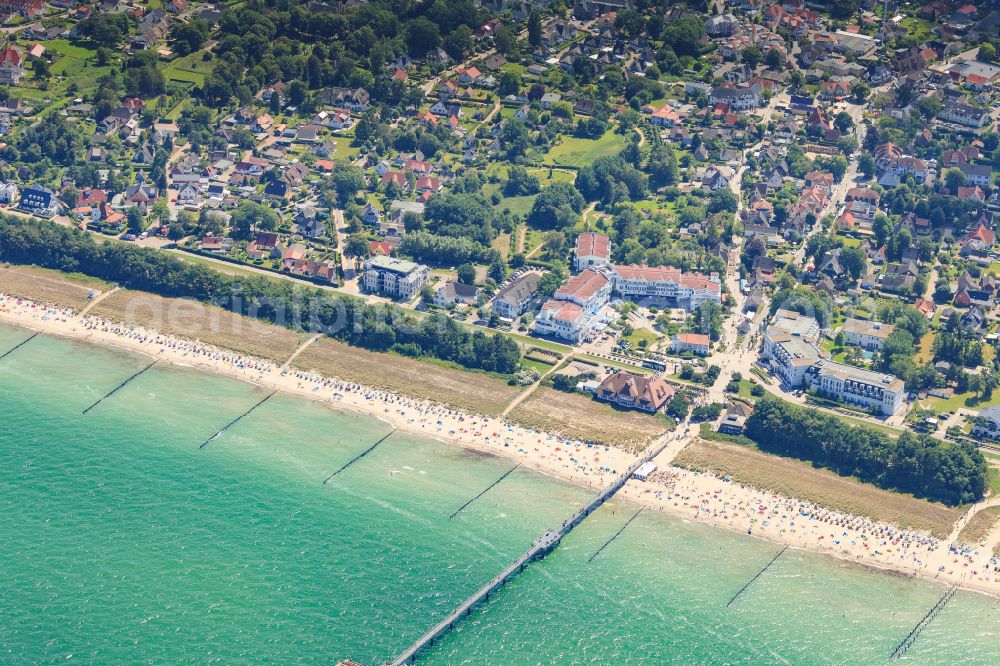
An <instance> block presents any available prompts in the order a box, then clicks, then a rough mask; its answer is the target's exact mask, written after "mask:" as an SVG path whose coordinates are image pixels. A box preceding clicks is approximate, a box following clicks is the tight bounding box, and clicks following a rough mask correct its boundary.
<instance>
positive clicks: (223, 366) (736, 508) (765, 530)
mask: <svg viewBox="0 0 1000 666" xmlns="http://www.w3.org/2000/svg"><path fill="white" fill-rule="evenodd" d="M0 322H5V323H8V324H13V325H16V326H21V327H25V328H29V329H33V330H36V331H41V332H43V333H46V334H51V335H57V336H64V337H68V338H72V339H78V340H86V341H89V342H94V343H97V344H103V345H109V346H114V347H118V348H122V349H127V350H130V351H134V352H139V353H142V354H145V355H147V356H149V357H151V358H154V359H157V360H159V361H161V362H165V363H172V364H176V365H181V366H190V367H195V368H199V369H202V370H205V371H211V372H218V373H221V374H223V375H226V376H229V377H232V378H236V379H240V380H243V381H248V382H252V383H254V384H257V385H259V386H261V387H264V388H267V389H272V390H281V391H284V392H287V393H291V394H296V395H300V396H304V397H308V398H310V399H314V400H319V401H322V402H325V403H328V404H330V405H331V406H332V407H334V408H341V409H346V410H349V411H352V412H356V413H363V414H367V415H370V416H373V417H377V418H380V419H383V420H384V421H386V422H388V423H389V424H391V425H392V426H393V427H396V428H399V429H400V430H404V431H407V432H412V433H418V434H422V435H426V436H429V437H434V438H437V439H440V440H442V441H444V442H447V443H450V444H455V445H458V446H463V447H466V448H468V449H472V450H476V451H481V452H484V453H489V454H493V455H498V456H503V457H505V458H509V459H511V460H514V461H517V462H520V463H522V464H523V465H525V466H527V467H530V468H532V469H534V470H536V471H538V472H541V473H544V474H549V475H551V476H554V477H557V478H560V479H563V480H566V481H569V482H572V483H576V484H581V485H584V486H587V487H589V488H599V487H602V486H604V485H605V484H606V483H607V482H608V481H610V480H611V479H612V478H613V477H614V476H616V475H617V474H618V471H619V470H624V469H625V468H626V467H627V466H628V465H629V464H630V463H631V462H632V461H634V460H635V457H634V456H633V455H631V454H629V453H626V452H624V451H621V450H619V449H616V448H613V447H608V446H603V445H600V446H599V445H591V444H587V443H583V442H579V441H571V440H566V439H562V438H559V437H556V436H554V435H549V434H546V433H538V432H533V431H530V430H527V429H524V428H521V427H518V426H515V425H512V424H510V423H507V422H505V421H503V420H501V419H497V418H490V417H484V416H477V415H471V414H464V413H461V412H458V411H456V410H454V409H450V408H448V407H445V406H442V405H438V404H434V403H430V402H426V401H421V400H414V399H409V398H405V397H401V396H398V395H395V394H393V393H390V392H384V391H377V390H373V389H370V388H367V387H364V386H360V385H357V384H351V383H347V382H343V381H339V380H337V379H336V378H329V377H322V376H319V375H314V374H310V373H305V372H300V371H293V370H288V369H287V368H283V367H279V366H278V365H276V364H275V363H273V362H271V361H265V360H261V359H255V358H249V357H245V356H241V355H238V354H235V353H233V352H229V351H226V350H222V349H218V348H215V347H212V346H209V345H203V344H201V343H199V342H197V341H190V340H181V339H177V338H172V337H169V336H164V335H161V334H159V333H157V332H155V331H147V330H144V329H141V328H135V329H133V328H128V327H125V326H120V325H117V324H113V323H110V322H107V321H104V320H102V319H99V318H96V317H91V316H82V317H81V316H79V315H77V314H75V313H73V312H72V311H69V310H60V309H55V308H50V307H46V306H43V305H39V304H36V303H33V302H31V301H27V300H24V299H19V298H12V297H8V296H6V295H4V294H2V293H0ZM619 496H622V497H624V498H625V499H628V500H630V501H633V502H636V503H638V504H640V505H642V506H645V507H648V508H649V509H652V510H656V511H662V512H664V513H668V514H672V515H675V516H678V517H681V518H683V519H687V520H692V521H697V522H700V523H705V524H708V525H712V526H714V527H721V528H724V529H729V530H735V531H738V532H741V533H744V534H750V535H752V536H754V537H758V538H763V539H767V540H770V541H773V542H775V543H777V544H786V545H789V546H791V547H794V548H801V549H805V550H810V551H814V552H819V553H824V554H827V555H831V556H833V557H836V558H839V559H842V560H846V561H850V562H855V563H858V564H861V565H865V566H870V567H877V568H881V569H887V570H892V571H895V572H901V573H904V574H906V575H914V576H921V577H925V578H928V579H932V580H938V581H940V582H943V583H947V584H955V585H959V586H961V587H963V588H966V589H970V590H976V591H979V592H983V593H988V594H996V595H1000V561H998V559H997V558H996V557H994V556H993V554H992V551H991V549H990V548H977V547H970V548H961V547H958V546H956V545H954V544H949V543H946V542H944V541H942V540H939V539H935V538H933V537H931V536H929V535H927V534H921V533H919V532H915V531H908V530H904V529H900V528H898V527H896V526H893V525H889V524H886V523H879V522H876V521H872V520H870V519H867V518H862V517H857V516H850V515H845V514H841V513H837V512H834V511H829V510H827V509H824V508H822V507H818V506H816V505H813V504H809V503H804V502H800V501H798V500H795V499H791V498H787V497H781V496H778V495H775V494H774V493H770V492H768V491H764V490H760V489H757V488H752V487H749V486H744V485H740V484H736V483H733V482H731V481H729V480H726V479H720V478H717V477H715V476H712V475H710V474H699V473H696V472H691V471H688V470H685V469H681V468H677V467H673V466H661V469H659V470H658V471H657V472H656V473H654V474H653V475H652V476H651V477H650V478H649V479H648V480H647V481H644V482H642V481H638V480H635V479H632V480H630V481H629V482H628V484H627V485H626V487H625V488H624V490H623V491H622V492H621V493H620V494H619ZM995 531H996V530H994V532H995Z"/></svg>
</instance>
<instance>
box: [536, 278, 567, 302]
mask: <svg viewBox="0 0 1000 666" xmlns="http://www.w3.org/2000/svg"><path fill="white" fill-rule="evenodd" d="M562 282H563V277H562V275H560V274H559V273H558V272H556V271H546V272H545V273H543V274H542V277H540V278H538V288H537V292H538V298H540V299H541V300H545V299H547V298H552V294H554V293H556V290H557V289H558V288H559V287H561V286H562Z"/></svg>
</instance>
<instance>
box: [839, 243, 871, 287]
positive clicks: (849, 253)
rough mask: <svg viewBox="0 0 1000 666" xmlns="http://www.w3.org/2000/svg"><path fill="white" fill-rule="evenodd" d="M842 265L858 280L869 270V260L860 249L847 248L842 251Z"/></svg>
mask: <svg viewBox="0 0 1000 666" xmlns="http://www.w3.org/2000/svg"><path fill="white" fill-rule="evenodd" d="M840 263H841V265H842V266H843V267H844V270H846V271H847V274H848V275H850V276H851V277H852V278H853V279H855V280H857V279H859V278H860V277H861V276H862V275H864V274H865V271H866V270H868V258H867V256H866V255H865V251H864V250H862V249H861V248H860V247H845V248H843V249H842V250H841V251H840Z"/></svg>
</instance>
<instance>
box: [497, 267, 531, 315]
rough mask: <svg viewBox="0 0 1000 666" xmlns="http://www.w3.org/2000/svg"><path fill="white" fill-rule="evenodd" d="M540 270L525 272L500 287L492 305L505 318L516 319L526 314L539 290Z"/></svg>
mask: <svg viewBox="0 0 1000 666" xmlns="http://www.w3.org/2000/svg"><path fill="white" fill-rule="evenodd" d="M541 276H542V274H541V273H539V272H538V271H527V272H524V273H522V274H520V275H518V276H517V277H515V278H514V279H513V280H511V281H510V283H508V284H507V286H505V287H503V288H502V289H500V290H499V291H498V292H497V293H496V296H494V298H493V301H492V304H491V307H492V309H493V311H494V312H496V313H497V314H498V315H500V316H501V317H503V318H505V319H515V318H517V317H519V316H521V315H522V314H524V313H525V312H526V311H527V309H528V306H529V305H531V303H532V301H533V300H534V298H535V293H536V292H537V291H538V280H539V278H541Z"/></svg>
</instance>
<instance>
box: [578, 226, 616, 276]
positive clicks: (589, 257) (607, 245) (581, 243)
mask: <svg viewBox="0 0 1000 666" xmlns="http://www.w3.org/2000/svg"><path fill="white" fill-rule="evenodd" d="M573 257H574V264H575V266H576V270H578V271H582V270H585V269H587V268H597V267H600V266H607V265H608V264H610V263H611V239H610V238H608V236H607V235H605V234H599V233H596V232H593V231H587V232H585V233H582V234H580V235H579V236H577V237H576V249H575V250H574V251H573Z"/></svg>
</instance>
